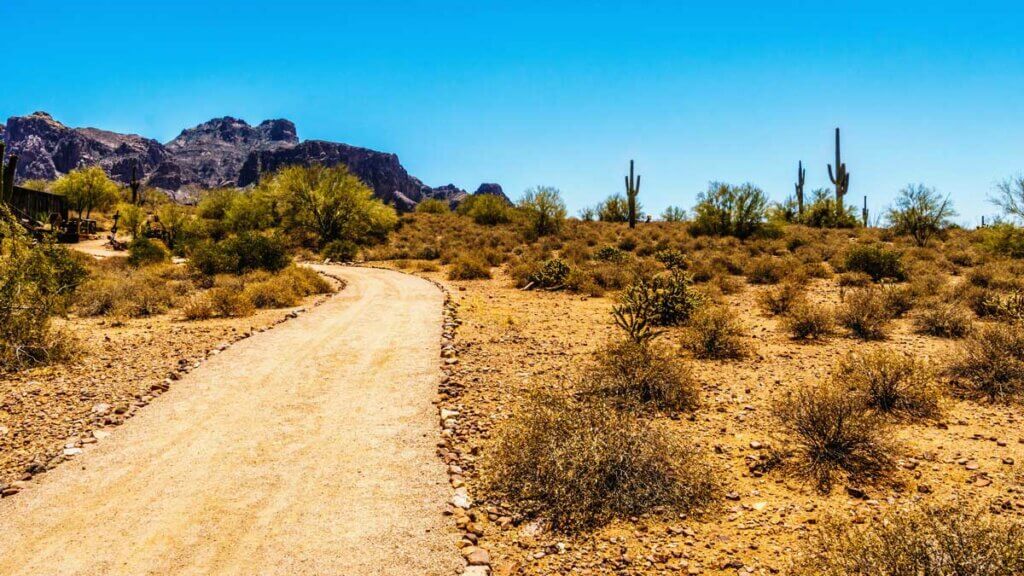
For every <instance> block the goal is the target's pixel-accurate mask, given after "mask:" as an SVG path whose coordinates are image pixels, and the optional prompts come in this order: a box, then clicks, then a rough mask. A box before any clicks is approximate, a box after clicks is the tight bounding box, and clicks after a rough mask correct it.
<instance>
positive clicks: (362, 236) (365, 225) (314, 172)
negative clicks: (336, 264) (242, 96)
mask: <svg viewBox="0 0 1024 576" xmlns="http://www.w3.org/2000/svg"><path fill="white" fill-rule="evenodd" d="M270 187H271V190H273V191H274V194H275V196H276V197H277V199H278V202H279V203H280V209H281V216H282V224H283V225H284V227H285V229H289V230H294V231H304V232H308V233H312V234H313V235H314V236H315V242H316V244H317V245H320V246H322V245H324V244H327V243H328V242H331V241H333V240H350V241H352V242H357V243H367V242H370V241H374V240H382V239H383V238H384V237H386V236H387V234H388V232H390V231H391V230H393V229H394V228H395V226H396V225H397V224H398V215H397V214H396V213H395V209H394V208H392V207H390V206H387V205H386V204H384V203H383V202H381V201H380V200H378V199H377V198H375V197H374V195H373V191H372V190H370V188H369V187H367V186H366V184H363V183H362V182H361V181H360V180H359V178H357V177H356V176H355V175H354V174H352V173H351V172H349V170H348V168H347V167H346V166H345V165H343V164H339V165H337V166H332V167H329V168H328V167H325V166H321V165H319V164H317V165H313V166H308V167H305V166H289V167H287V168H284V169H282V170H281V171H280V172H278V173H277V174H275V175H274V176H273V178H272V179H271V182H270Z"/></svg>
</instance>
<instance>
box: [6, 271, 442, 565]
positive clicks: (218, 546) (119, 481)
mask: <svg viewBox="0 0 1024 576" xmlns="http://www.w3.org/2000/svg"><path fill="white" fill-rule="evenodd" d="M316 268H318V269H320V270H321V271H323V272H327V273H330V274H332V275H334V276H337V277H339V278H341V279H343V280H345V281H346V282H347V283H348V285H347V287H346V288H345V290H343V291H341V292H340V293H338V294H337V295H336V296H334V297H333V298H331V299H330V300H328V301H327V302H325V303H324V304H323V305H321V306H319V307H317V308H315V309H313V310H311V311H310V312H308V313H307V314H304V315H301V316H299V317H298V318H296V319H294V320H292V321H290V322H287V323H285V324H282V325H281V326H279V327H277V328H275V329H274V330H270V331H268V332H264V333H262V334H258V335H255V336H253V337H252V338H248V339H246V340H243V341H241V342H239V343H238V344H236V345H234V346H232V347H231V348H229V349H228V350H226V351H224V352H223V353H221V354H219V355H217V356H214V357H212V358H211V359H210V360H209V361H207V362H206V363H205V364H203V365H202V366H201V367H199V368H197V369H196V370H194V371H192V372H191V373H189V374H188V375H186V376H185V377H184V378H183V379H182V380H181V381H180V382H178V383H176V384H175V386H174V387H173V388H172V389H171V391H170V392H168V393H167V394H164V395H163V396H161V397H160V398H159V399H157V400H155V401H154V402H153V403H152V404H150V406H149V407H147V408H146V409H145V410H142V411H141V412H140V413H139V414H138V415H136V416H135V417H134V418H132V419H130V420H129V421H128V422H126V423H125V424H124V425H123V426H122V427H120V428H118V429H116V430H115V431H114V432H113V434H112V435H111V436H110V437H109V438H107V439H105V440H103V441H101V442H100V443H98V444H95V445H92V446H89V447H87V449H86V451H85V453H84V454H82V455H79V456H77V457H76V458H75V459H74V460H72V461H70V462H67V463H65V464H63V465H62V466H59V467H58V468H57V469H55V470H53V471H51V472H49V473H47V474H45V475H43V476H40V477H39V478H38V480H37V481H34V482H33V485H32V486H30V487H29V488H27V489H26V490H25V491H23V492H22V493H21V494H18V495H17V496H16V497H13V498H6V499H4V500H2V501H0V534H2V536H0V574H3V575H5V576H13V575H20V574H32V575H36V576H39V575H55V576H56V575H60V576H68V575H101V574H102V575H116V574H125V575H129V574H130V575H133V576H135V575H142V574H174V575H198V574H203V575H206V574H218V575H219V574H232V575H234V574H237V575H246V576H249V575H256V574H259V575H286V574H287V575H302V574H316V575H324V576H326V575H339V576H363V575H375V576H376V575H396V576H398V575H401V576H419V575H426V576H431V575H435V574H436V575H440V574H445V575H451V574H455V573H457V572H458V571H459V569H460V567H461V566H462V561H461V559H460V557H459V554H458V551H457V549H456V547H455V546H454V541H455V535H454V534H453V533H452V532H451V528H450V527H449V526H448V522H447V521H446V519H445V517H444V516H443V512H444V510H445V508H446V503H447V501H448V499H449V498H450V489H449V487H448V482H447V475H446V472H445V470H444V466H443V464H442V463H441V462H440V461H439V460H438V459H437V458H436V456H435V453H434V452H435V448H436V442H437V440H438V437H439V429H438V425H437V413H436V408H435V407H434V406H433V404H432V403H431V400H432V399H433V398H434V397H435V394H436V392H437V385H438V382H439V378H440V335H441V308H442V302H443V295H442V293H441V291H440V290H438V288H437V287H435V286H433V285H431V284H430V283H429V282H427V281H425V280H423V279H420V278H416V277H414V276H409V275H405V274H400V273H397V272H391V271H387V270H379V269H371V268H353V267H341V266H317V267H316Z"/></svg>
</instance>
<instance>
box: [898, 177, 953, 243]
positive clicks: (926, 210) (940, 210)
mask: <svg viewBox="0 0 1024 576" xmlns="http://www.w3.org/2000/svg"><path fill="white" fill-rule="evenodd" d="M954 216H956V211H955V210H953V203H952V202H951V201H950V200H949V196H946V197H945V198H943V197H942V196H941V195H939V193H938V192H937V191H936V190H935V188H929V187H927V186H925V185H924V184H910V185H908V186H907V187H906V188H904V189H902V190H900V192H899V194H898V195H897V196H896V202H895V204H893V206H892V208H890V209H889V214H888V217H889V222H890V224H891V225H892V228H893V231H894V232H896V233H897V234H903V235H908V236H911V237H912V238H913V239H914V242H916V243H917V245H918V246H925V245H926V244H928V241H929V240H931V239H932V238H933V237H934V236H935V235H937V234H939V233H941V232H942V231H943V230H945V229H946V228H948V227H949V226H950V225H951V222H950V221H949V219H950V218H952V217H954Z"/></svg>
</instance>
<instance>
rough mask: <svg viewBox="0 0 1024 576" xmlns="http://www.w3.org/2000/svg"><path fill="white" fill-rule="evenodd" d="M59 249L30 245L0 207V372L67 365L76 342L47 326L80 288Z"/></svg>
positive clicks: (77, 271)
mask: <svg viewBox="0 0 1024 576" xmlns="http://www.w3.org/2000/svg"><path fill="white" fill-rule="evenodd" d="M85 274H86V272H85V269H84V267H83V266H82V265H81V264H80V263H79V262H78V261H77V260H76V259H75V258H73V257H72V256H71V255H70V254H68V252H67V250H65V249H64V248H63V247H61V246H58V245H56V244H53V243H50V242H38V243H37V242H33V241H32V240H31V239H30V238H29V237H28V236H27V235H26V234H25V233H24V231H23V229H22V228H21V224H20V223H19V222H18V221H17V220H15V218H14V216H13V215H12V214H11V213H10V212H9V211H8V209H7V207H6V206H5V205H3V204H2V203H0V372H5V371H16V370H21V369H25V368H30V367H32V366H37V365H40V364H46V363H51V362H61V361H66V360H69V359H71V358H72V357H73V356H74V354H75V351H76V346H75V342H74V340H73V339H72V338H71V336H69V335H68V334H67V333H65V332H61V331H55V330H53V329H52V327H51V325H50V321H51V318H52V317H53V316H54V315H57V314H62V313H63V312H64V311H65V310H66V309H67V306H68V303H69V299H70V298H71V296H72V295H73V293H74V292H75V290H76V289H77V288H78V285H79V284H80V283H81V282H82V279H83V278H84V276H85Z"/></svg>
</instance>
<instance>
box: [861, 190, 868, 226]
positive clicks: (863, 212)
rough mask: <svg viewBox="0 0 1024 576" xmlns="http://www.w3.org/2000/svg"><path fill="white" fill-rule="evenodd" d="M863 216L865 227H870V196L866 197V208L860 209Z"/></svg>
mask: <svg viewBox="0 0 1024 576" xmlns="http://www.w3.org/2000/svg"><path fill="white" fill-rule="evenodd" d="M860 215H861V218H863V219H864V227H865V228H867V227H868V197H867V196H865V197H864V208H861V211H860Z"/></svg>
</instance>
